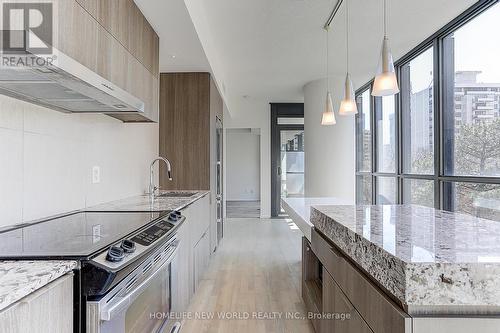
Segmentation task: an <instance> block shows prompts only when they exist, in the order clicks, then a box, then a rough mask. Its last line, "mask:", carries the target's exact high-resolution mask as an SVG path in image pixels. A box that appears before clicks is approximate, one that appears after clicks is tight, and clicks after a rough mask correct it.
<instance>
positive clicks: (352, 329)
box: [321, 268, 373, 333]
mask: <svg viewBox="0 0 500 333" xmlns="http://www.w3.org/2000/svg"><path fill="white" fill-rule="evenodd" d="M322 315H323V319H322V321H321V333H337V332H341V333H373V331H372V330H371V329H370V327H369V326H368V325H367V324H366V322H365V321H364V320H363V318H362V317H361V315H360V314H359V313H358V311H356V309H355V308H354V306H353V305H352V304H351V302H349V300H348V299H347V297H346V296H345V295H344V293H343V292H342V290H341V289H340V287H339V286H338V285H337V283H336V282H335V280H334V279H333V277H332V276H331V275H330V273H328V271H327V270H326V269H325V268H323V314H322Z"/></svg>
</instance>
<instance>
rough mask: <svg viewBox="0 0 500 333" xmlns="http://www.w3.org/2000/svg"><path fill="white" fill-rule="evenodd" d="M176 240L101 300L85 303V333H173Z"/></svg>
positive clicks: (177, 327)
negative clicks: (171, 316) (171, 315)
mask: <svg viewBox="0 0 500 333" xmlns="http://www.w3.org/2000/svg"><path fill="white" fill-rule="evenodd" d="M178 246H179V240H177V239H176V237H175V236H174V237H172V238H171V239H170V240H169V241H167V242H166V243H165V244H163V245H161V246H160V247H159V248H158V249H156V250H154V251H152V254H151V255H148V257H147V258H146V259H144V261H143V262H141V264H140V265H139V266H138V267H137V268H136V269H134V270H133V271H132V272H131V273H130V274H129V275H127V276H126V277H125V278H124V279H123V280H122V281H121V282H120V283H118V284H117V285H116V286H115V287H114V288H112V289H111V290H110V291H109V292H107V293H106V295H104V296H103V297H102V298H101V299H99V300H96V301H87V305H86V308H87V316H86V323H87V325H86V327H87V329H86V331H87V332H88V333H177V332H178V331H179V330H180V323H178V322H175V321H172V320H170V318H169V314H170V312H171V310H172V301H173V297H172V294H173V293H175V283H176V282H175V281H176V279H175V278H173V273H174V272H176V265H177V257H176V254H177V249H178Z"/></svg>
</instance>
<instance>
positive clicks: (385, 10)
mask: <svg viewBox="0 0 500 333" xmlns="http://www.w3.org/2000/svg"><path fill="white" fill-rule="evenodd" d="M386 37H387V3H386V0H384V38H386Z"/></svg>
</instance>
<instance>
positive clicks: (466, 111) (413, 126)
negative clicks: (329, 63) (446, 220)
mask: <svg viewBox="0 0 500 333" xmlns="http://www.w3.org/2000/svg"><path fill="white" fill-rule="evenodd" d="M498 17H500V4H499V3H498V1H481V2H479V3H478V4H477V5H476V6H474V7H473V8H472V9H470V10H468V11H467V12H466V13H464V14H463V15H461V16H460V17H458V18H457V19H456V20H454V21H453V22H451V23H450V24H449V25H447V26H446V27H443V29H441V30H440V31H439V32H437V33H436V34H435V35H434V36H432V37H431V38H429V39H428V40H426V41H425V42H423V43H422V44H421V45H419V46H417V47H416V48H415V49H414V50H413V51H411V52H410V53H409V54H407V55H406V56H404V57H403V58H401V59H400V60H399V61H398V62H397V63H396V67H397V72H398V77H399V82H400V87H401V92H400V93H399V94H398V95H396V96H390V97H382V98H380V97H371V96H370V95H369V93H370V88H371V85H370V83H368V84H367V85H365V86H363V87H362V88H361V89H359V90H358V91H357V102H358V107H359V108H360V110H361V112H360V113H359V115H358V116H357V117H358V118H357V122H356V124H357V128H356V133H357V140H356V142H357V163H356V166H357V170H356V175H357V176H356V181H357V183H356V189H357V191H356V200H357V202H358V203H359V204H368V203H376V204H389V203H412V204H419V205H425V206H432V207H435V208H440V209H445V210H450V211H458V212H464V213H467V214H472V215H475V216H479V217H484V218H489V219H493V220H498V221H500V63H499V62H498V59H500V43H492V42H491V38H490V37H491V36H490V34H489V32H491V31H500V21H499V20H498ZM361 119H362V121H361ZM366 123H369V124H370V126H371V127H369V128H368V129H367V127H366V125H365V124H366ZM367 147H369V148H372V149H373V151H370V154H371V155H370V156H373V158H372V159H371V160H369V161H367V158H366V154H367V149H368V148H367ZM361 160H362V161H363V162H360V161H361ZM366 164H369V166H368V167H367V166H366Z"/></svg>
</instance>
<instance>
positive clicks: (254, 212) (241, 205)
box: [226, 201, 260, 219]
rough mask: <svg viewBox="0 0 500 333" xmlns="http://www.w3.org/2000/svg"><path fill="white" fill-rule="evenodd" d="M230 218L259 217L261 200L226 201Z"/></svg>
mask: <svg viewBox="0 0 500 333" xmlns="http://www.w3.org/2000/svg"><path fill="white" fill-rule="evenodd" d="M226 214H227V217H228V218H243V217H245V218H251V217H253V218H257V219H258V218H259V217H260V201H226Z"/></svg>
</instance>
